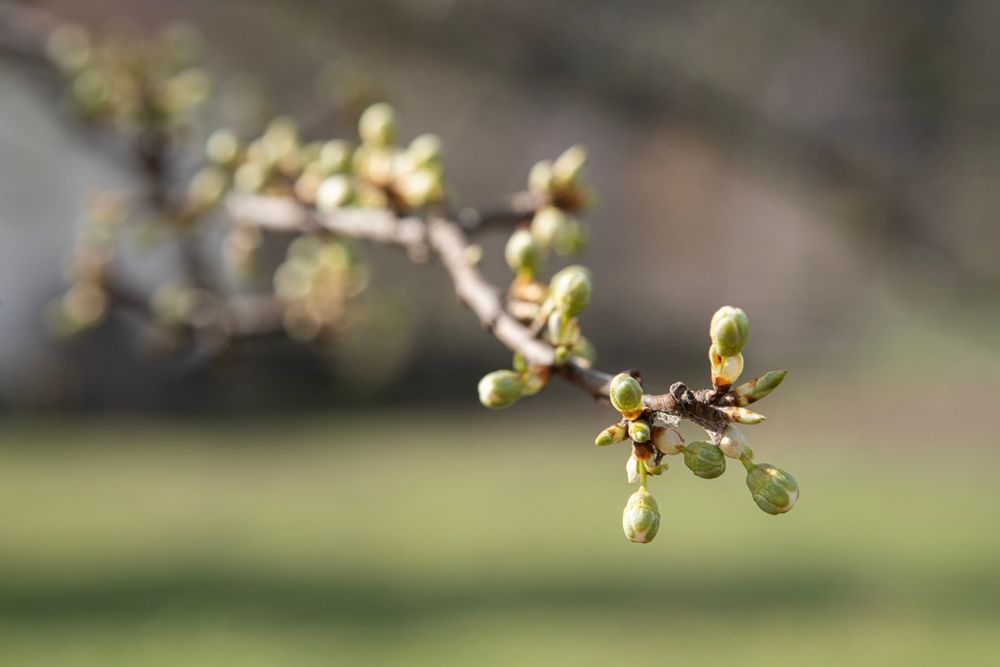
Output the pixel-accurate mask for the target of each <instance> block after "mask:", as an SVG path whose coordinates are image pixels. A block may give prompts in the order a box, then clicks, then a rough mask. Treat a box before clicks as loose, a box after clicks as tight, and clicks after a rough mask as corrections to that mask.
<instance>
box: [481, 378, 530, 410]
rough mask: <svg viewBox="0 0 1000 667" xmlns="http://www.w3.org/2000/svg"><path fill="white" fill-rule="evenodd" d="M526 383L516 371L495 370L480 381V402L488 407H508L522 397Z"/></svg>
mask: <svg viewBox="0 0 1000 667" xmlns="http://www.w3.org/2000/svg"><path fill="white" fill-rule="evenodd" d="M523 391H524V385H523V383H522V381H521V376H520V375H518V374H517V373H515V372H514V371H493V372H492V373H488V374H486V375H484V376H483V379H482V380H480V381H479V402H480V403H482V404H483V405H484V406H486V407H487V408H495V409H499V408H506V407H508V406H510V405H513V404H514V402H516V401H517V399H519V398H521V396H522V395H523Z"/></svg>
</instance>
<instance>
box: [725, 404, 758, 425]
mask: <svg viewBox="0 0 1000 667" xmlns="http://www.w3.org/2000/svg"><path fill="white" fill-rule="evenodd" d="M718 410H719V412H721V413H722V415H723V416H724V417H725V418H726V421H730V422H736V423H738V424H747V425H753V424H759V423H761V422H762V421H764V420H765V419H766V417H764V415H761V414H757V413H756V412H754V411H752V410H747V409H746V408H738V407H723V408H718Z"/></svg>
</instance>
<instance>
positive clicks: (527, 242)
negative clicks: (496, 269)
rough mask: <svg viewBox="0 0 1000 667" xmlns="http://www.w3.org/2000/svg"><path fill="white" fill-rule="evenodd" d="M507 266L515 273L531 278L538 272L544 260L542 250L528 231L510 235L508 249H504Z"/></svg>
mask: <svg viewBox="0 0 1000 667" xmlns="http://www.w3.org/2000/svg"><path fill="white" fill-rule="evenodd" d="M504 257H505V258H506V260H507V266H509V267H510V270H511V271H513V272H514V273H518V274H521V273H524V274H527V275H529V276H531V275H534V274H535V273H536V272H537V271H538V265H539V263H540V262H541V259H542V251H541V248H539V247H538V244H537V243H535V238H534V237H533V236H532V235H531V232H529V231H528V230H527V229H518V230H517V231H515V232H514V233H513V234H511V235H510V239H508V240H507V247H506V248H504Z"/></svg>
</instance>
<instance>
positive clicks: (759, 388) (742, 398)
mask: <svg viewBox="0 0 1000 667" xmlns="http://www.w3.org/2000/svg"><path fill="white" fill-rule="evenodd" d="M786 373H788V371H768V372H767V373H764V374H763V375H761V376H760V377H759V378H754V379H753V380H750V381H749V382H744V383H743V384H741V385H740V386H738V387H736V389H734V390H733V393H734V394H736V396H737V399H738V401H739V405H741V406H747V405H750V404H751V403H753V402H755V401H759V400H760V399H762V398H764V397H765V396H767V395H768V394H770V393H771V392H772V391H774V390H775V389H776V388H777V386H778V385H779V384H781V381H782V380H784V379H785V374H786Z"/></svg>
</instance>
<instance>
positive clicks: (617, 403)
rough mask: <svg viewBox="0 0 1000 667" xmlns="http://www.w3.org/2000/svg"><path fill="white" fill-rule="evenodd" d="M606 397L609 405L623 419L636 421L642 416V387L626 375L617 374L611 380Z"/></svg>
mask: <svg viewBox="0 0 1000 667" xmlns="http://www.w3.org/2000/svg"><path fill="white" fill-rule="evenodd" d="M608 396H609V398H610V399H611V405H613V406H614V408H615V410H617V411H618V412H620V413H622V416H623V417H625V419H629V420H632V419H636V418H637V417H638V416H639V415H640V414H642V408H643V405H642V385H640V384H639V382H638V380H636V379H635V378H634V377H632V376H631V375H629V374H628V373H619V374H618V375H616V376H614V377H613V378H612V379H611V384H610V386H609V388H608Z"/></svg>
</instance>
